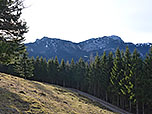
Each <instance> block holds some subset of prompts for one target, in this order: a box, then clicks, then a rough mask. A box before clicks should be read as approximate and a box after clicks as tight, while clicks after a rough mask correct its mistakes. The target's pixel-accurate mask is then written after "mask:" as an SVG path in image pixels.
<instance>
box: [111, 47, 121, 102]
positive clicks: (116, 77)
mask: <svg viewBox="0 0 152 114" xmlns="http://www.w3.org/2000/svg"><path fill="white" fill-rule="evenodd" d="M123 72H124V71H123V61H122V55H121V53H120V50H119V48H118V49H117V50H116V52H115V58H114V62H113V68H112V71H111V77H110V82H111V84H112V85H113V90H112V93H113V94H114V95H116V96H117V105H119V95H121V85H120V84H119V83H120V81H121V80H122V78H123Z"/></svg>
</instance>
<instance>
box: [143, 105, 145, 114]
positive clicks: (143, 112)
mask: <svg viewBox="0 0 152 114" xmlns="http://www.w3.org/2000/svg"><path fill="white" fill-rule="evenodd" d="M142 111H143V114H145V104H144V103H143V104H142Z"/></svg>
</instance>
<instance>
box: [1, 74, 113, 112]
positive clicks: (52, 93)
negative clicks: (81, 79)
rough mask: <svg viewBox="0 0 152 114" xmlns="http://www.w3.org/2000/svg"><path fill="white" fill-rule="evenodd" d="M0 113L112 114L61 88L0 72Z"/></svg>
mask: <svg viewBox="0 0 152 114" xmlns="http://www.w3.org/2000/svg"><path fill="white" fill-rule="evenodd" d="M0 114H113V112H111V111H108V110H107V109H105V108H104V107H103V106H101V105H99V104H97V103H95V102H93V101H91V100H89V99H87V98H85V97H83V96H81V95H79V94H78V93H73V92H71V91H70V90H67V89H65V88H62V87H59V86H55V85H50V84H44V83H40V82H36V81H29V80H25V79H22V78H18V77H14V76H11V75H7V74H3V73H0Z"/></svg>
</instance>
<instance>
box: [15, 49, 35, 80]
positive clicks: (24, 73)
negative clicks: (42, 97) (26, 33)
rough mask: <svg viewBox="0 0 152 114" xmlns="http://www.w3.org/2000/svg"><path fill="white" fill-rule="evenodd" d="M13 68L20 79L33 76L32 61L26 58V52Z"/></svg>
mask: <svg viewBox="0 0 152 114" xmlns="http://www.w3.org/2000/svg"><path fill="white" fill-rule="evenodd" d="M14 68H15V71H16V73H18V74H19V76H21V77H24V78H29V77H32V76H33V70H34V67H33V63H32V60H31V59H29V58H28V55H27V53H26V52H25V53H23V55H22V56H20V57H19V59H18V61H17V62H16V64H15V66H14Z"/></svg>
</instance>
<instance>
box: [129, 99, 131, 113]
mask: <svg viewBox="0 0 152 114" xmlns="http://www.w3.org/2000/svg"><path fill="white" fill-rule="evenodd" d="M131 110H132V109H131V100H130V101H129V111H130V112H131Z"/></svg>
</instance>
